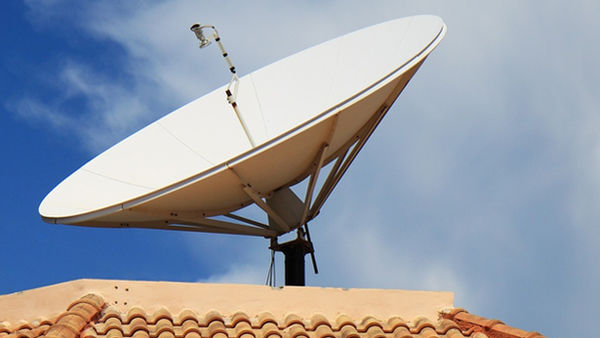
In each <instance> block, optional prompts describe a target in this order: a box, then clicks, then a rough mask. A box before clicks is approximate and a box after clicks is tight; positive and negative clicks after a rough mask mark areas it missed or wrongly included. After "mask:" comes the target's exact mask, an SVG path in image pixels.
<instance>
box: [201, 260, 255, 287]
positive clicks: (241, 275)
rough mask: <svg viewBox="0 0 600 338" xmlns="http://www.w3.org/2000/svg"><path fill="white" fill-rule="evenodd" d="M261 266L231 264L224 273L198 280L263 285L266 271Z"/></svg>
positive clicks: (202, 281)
mask: <svg viewBox="0 0 600 338" xmlns="http://www.w3.org/2000/svg"><path fill="white" fill-rule="evenodd" d="M261 268H263V267H259V266H253V265H232V266H230V267H229V268H228V269H227V271H225V272H224V273H221V274H216V275H211V276H209V277H208V278H201V279H199V280H198V282H200V283H226V284H258V285H264V283H265V278H266V271H262V270H261Z"/></svg>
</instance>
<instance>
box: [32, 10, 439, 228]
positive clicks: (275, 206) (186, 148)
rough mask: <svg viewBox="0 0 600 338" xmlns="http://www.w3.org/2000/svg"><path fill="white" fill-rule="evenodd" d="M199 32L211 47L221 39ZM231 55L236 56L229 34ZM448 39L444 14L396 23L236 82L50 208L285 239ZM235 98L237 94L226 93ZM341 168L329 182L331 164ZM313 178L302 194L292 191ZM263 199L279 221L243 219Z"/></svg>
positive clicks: (69, 184) (135, 139)
mask: <svg viewBox="0 0 600 338" xmlns="http://www.w3.org/2000/svg"><path fill="white" fill-rule="evenodd" d="M206 27H208V28H212V29H214V27H213V26H200V25H198V24H196V25H194V26H192V27H191V29H192V31H194V33H195V34H196V36H197V37H198V39H199V40H200V46H201V47H205V46H207V45H208V44H209V43H210V37H207V36H206V35H205V34H203V32H202V28H206ZM214 32H215V34H214V35H212V38H213V39H214V40H215V41H217V42H218V43H219V47H220V48H221V51H222V52H223V56H225V57H227V53H226V52H225V50H224V48H223V47H222V44H221V42H220V38H219V37H218V34H217V33H216V30H215V31H214ZM445 32H446V26H445V25H444V23H443V21H442V20H441V19H440V18H438V17H435V16H414V17H409V18H403V19H397V20H392V21H388V22H385V23H382V24H378V25H374V26H371V27H368V28H364V29H361V30H358V31H355V32H353V33H350V34H347V35H344V36H341V37H338V38H336V39H333V40H330V41H328V42H325V43H322V44H320V45H317V46H315V47H312V48H309V49H306V50H304V51H301V52H299V53H297V54H294V55H292V56H290V57H287V58H285V59H282V60H280V61H278V62H275V63H273V64H271V65H269V66H266V67H264V68H261V69H259V70H257V71H254V72H252V73H250V74H248V75H245V76H242V77H240V78H237V75H236V74H235V68H234V67H233V64H232V63H231V61H230V60H229V59H228V58H226V61H227V62H228V65H229V66H230V70H231V72H232V73H233V76H234V77H233V79H232V81H231V82H230V84H229V85H227V86H223V87H221V88H218V89H216V90H214V91H213V92H211V93H208V94H207V95H205V96H203V97H201V98H199V99H196V100H194V101H192V102H191V103H189V104H187V105H185V106H183V107H181V108H179V109H177V110H175V111H173V112H171V113H170V114H167V115H165V116H164V117H162V118H160V119H159V120H157V121H155V122H154V123H151V124H150V125H148V126H147V127H145V128H143V129H141V130H139V131H138V132H136V133H134V134H133V135H131V136H129V137H127V138H126V139H124V140H123V141H121V142H119V143H118V144H116V145H114V146H113V147H111V148H110V149H108V150H106V151H105V152H103V153H102V154H100V155H98V156H97V157H96V158H94V159H92V160H91V161H89V162H88V163H86V164H85V165H84V166H82V167H81V168H79V169H78V170H77V171H75V172H74V173H73V174H71V175H70V176H69V177H67V178H66V179H65V180H64V181H62V182H61V183H60V184H59V185H58V186H56V187H55V188H54V189H53V190H52V191H51V192H50V193H49V194H48V195H47V196H46V198H44V200H43V201H42V203H41V205H40V207H39V212H40V214H41V216H42V219H43V220H44V221H46V222H49V223H61V224H70V225H82V226H94V227H114V228H121V227H136V228H158V229H174V230H186V231H201V232H214V233H230V234H242V235H254V236H263V237H268V238H277V237H278V236H280V235H282V234H285V233H288V232H290V231H292V230H294V229H298V228H299V227H301V226H303V225H304V224H306V223H307V222H308V221H310V220H312V219H313V218H314V217H315V216H316V215H317V214H318V213H319V211H320V209H321V207H322V205H323V203H324V202H325V200H326V199H327V198H328V197H329V195H330V194H331V192H332V190H333V189H334V187H335V186H336V185H337V183H338V182H339V180H340V178H341V177H342V175H343V174H344V173H345V171H346V170H347V169H348V166H349V165H350V164H351V163H352V161H353V160H354V158H355V157H356V155H357V154H358V152H359V151H360V150H361V148H362V147H363V145H364V144H365V142H366V141H367V139H368V138H369V136H370V135H371V134H372V133H373V131H374V129H375V128H376V127H377V125H378V124H379V122H380V121H381V119H382V118H383V116H384V115H385V113H386V112H387V111H388V110H389V108H390V106H391V105H392V103H393V102H394V101H395V100H396V98H397V97H398V95H399V94H400V93H401V92H402V90H403V89H404V87H405V86H406V84H407V83H408V81H409V80H410V79H411V78H412V76H413V75H414V73H415V72H416V71H417V69H418V68H419V67H420V66H421V64H422V62H423V61H424V60H425V58H426V57H427V56H428V55H429V53H431V51H432V50H433V49H434V48H435V47H436V46H437V45H438V44H439V42H440V41H441V39H442V38H443V36H444V34H445ZM225 91H226V92H227V96H225V95H224V92H225ZM330 163H331V168H330V170H329V173H328V175H327V177H326V179H325V181H324V183H323V184H322V185H321V186H320V187H317V184H316V182H317V178H318V176H319V173H320V172H321V169H322V168H323V167H324V166H326V165H327V164H330ZM307 178H308V184H307V191H306V194H305V196H303V197H302V198H300V197H298V196H297V195H296V194H295V193H294V192H293V191H292V190H291V189H290V187H291V186H293V185H295V184H297V183H299V182H301V181H303V180H304V179H307ZM250 204H256V205H257V206H258V207H260V208H261V209H262V210H264V212H265V213H266V215H267V216H268V222H264V221H258V220H252V219H248V218H245V217H242V216H239V215H236V214H234V212H235V211H236V210H239V209H241V208H244V207H246V206H248V205H250Z"/></svg>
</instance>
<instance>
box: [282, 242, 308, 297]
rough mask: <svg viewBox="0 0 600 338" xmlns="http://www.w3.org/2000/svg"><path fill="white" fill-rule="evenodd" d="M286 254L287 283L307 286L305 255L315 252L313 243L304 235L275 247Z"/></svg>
mask: <svg viewBox="0 0 600 338" xmlns="http://www.w3.org/2000/svg"><path fill="white" fill-rule="evenodd" d="M273 249H275V250H276V251H281V252H283V254H284V255H285V285H291V286H305V285H306V282H305V274H304V256H305V255H306V254H307V253H311V252H313V247H312V244H311V243H310V242H309V241H307V240H305V239H304V238H302V237H298V238H296V239H295V240H293V241H289V242H286V243H282V244H276V245H275V247H274V248H273Z"/></svg>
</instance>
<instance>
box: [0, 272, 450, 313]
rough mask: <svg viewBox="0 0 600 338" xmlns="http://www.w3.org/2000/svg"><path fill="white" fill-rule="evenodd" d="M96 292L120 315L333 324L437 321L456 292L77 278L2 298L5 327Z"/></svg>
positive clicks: (0, 301) (58, 311)
mask: <svg viewBox="0 0 600 338" xmlns="http://www.w3.org/2000/svg"><path fill="white" fill-rule="evenodd" d="M90 293H93V294H96V295H98V296H100V297H102V298H103V299H104V300H105V302H106V303H107V305H110V306H111V307H114V308H116V309H118V310H120V311H125V309H127V308H131V307H132V306H141V307H143V308H145V309H146V310H147V311H149V312H153V311H157V310H159V309H160V308H166V309H168V310H169V311H171V312H172V313H179V312H181V311H183V310H184V309H194V310H195V311H196V312H198V313H208V312H210V311H218V312H219V313H222V314H224V315H233V314H234V313H236V312H238V311H243V312H245V313H247V314H248V315H251V316H253V315H258V314H260V313H262V312H264V310H265V309H269V311H270V312H271V313H272V314H273V315H274V316H276V317H281V318H284V317H285V316H286V315H287V314H289V313H292V312H293V313H295V314H297V315H300V316H306V317H310V316H312V315H313V314H315V313H320V314H322V315H323V316H325V317H326V318H328V319H329V320H335V318H337V316H338V315H339V314H340V313H343V314H346V315H348V316H351V317H355V318H360V317H365V316H373V317H377V318H390V317H393V316H399V317H402V318H405V319H412V318H417V317H426V318H431V319H435V318H437V317H438V314H439V313H440V311H442V310H443V309H446V308H451V307H453V301H454V294H453V293H452V292H440V291H411V290H394V289H343V288H322V287H294V286H285V287H277V288H272V287H269V286H263V285H244V284H204V283H186V282H162V281H131V280H109V279H106V280H103V279H77V280H73V281H68V282H62V283H58V284H54V285H49V286H44V287H40V288H35V289H30V290H25V291H20V292H15V293H11V294H6V295H0V309H2V311H0V312H2V315H0V322H2V321H9V322H16V321H19V320H29V321H30V320H34V319H35V318H39V317H47V318H50V317H53V316H56V315H58V314H60V313H62V312H63V311H64V309H65V308H68V306H69V305H70V302H72V301H73V299H79V298H80V297H83V296H85V295H87V294H90ZM32 316H35V318H32Z"/></svg>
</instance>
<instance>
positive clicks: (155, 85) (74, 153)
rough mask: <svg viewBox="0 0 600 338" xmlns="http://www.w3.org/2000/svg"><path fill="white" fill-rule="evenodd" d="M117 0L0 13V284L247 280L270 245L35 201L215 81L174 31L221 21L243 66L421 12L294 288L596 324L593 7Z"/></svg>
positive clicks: (599, 297) (598, 161)
mask: <svg viewBox="0 0 600 338" xmlns="http://www.w3.org/2000/svg"><path fill="white" fill-rule="evenodd" d="M122 3H123V2H118V1H95V2H80V1H74V0H73V1H70V0H52V1H50V0H48V1H42V0H27V1H22V2H21V1H6V2H3V3H2V5H1V6H2V11H1V14H0V16H1V19H2V22H3V23H4V29H2V30H1V31H0V36H1V37H2V46H3V48H2V50H3V52H2V54H1V56H0V58H1V59H0V60H1V62H2V67H1V68H0V71H1V72H2V76H1V77H0V79H1V80H0V86H1V87H0V88H1V93H2V96H1V98H2V102H1V103H2V104H1V105H0V109H2V114H1V115H0V119H1V120H0V121H1V122H0V127H1V131H2V132H1V133H0V137H1V138H2V144H3V145H4V146H3V147H2V148H1V152H0V156H1V157H0V158H1V159H2V163H3V165H2V166H0V180H1V184H2V185H1V186H2V191H3V194H2V196H3V197H2V203H1V205H2V206H1V208H2V215H4V219H3V222H2V232H1V233H2V236H1V238H2V239H3V241H2V242H3V250H2V252H3V253H2V255H1V256H0V257H1V258H2V262H3V263H4V265H5V266H4V267H3V268H2V269H0V294H4V293H10V292H14V291H19V290H24V289H29V288H34V287H39V286H43V285H49V284H54V283H58V282H62V281H68V280H72V279H77V278H114V279H142V280H171V281H210V282H248V283H259V284H260V283H262V282H263V281H264V278H265V275H266V270H267V267H268V260H269V252H268V250H267V247H268V242H267V240H264V239H259V238H245V237H240V238H238V237H235V236H228V235H213V234H188V233H173V232H165V231H151V230H114V229H107V230H104V229H92V228H79V227H70V226H59V225H49V224H45V223H43V222H42V221H41V220H40V218H39V215H38V212H37V208H38V205H39V203H40V202H41V200H42V199H43V197H44V196H45V195H46V194H47V193H48V192H49V191H50V190H51V189H52V188H53V187H54V186H55V185H56V184H58V183H59V182H60V181H61V180H62V179H63V178H65V177H66V176H67V175H68V174H70V173H71V172H73V171H74V170H76V169H77V168H78V167H80V166H81V165H83V164H84V163H85V162H86V161H88V160H89V159H91V158H92V157H93V156H95V155H96V154H98V153H99V152H101V151H102V150H104V149H106V148H107V147H109V146H111V145H112V144H114V143H116V142H117V141H119V140H120V139H122V138H124V137H126V136H127V135H129V134H130V133H132V132H134V131H135V130H137V129H139V128H141V127H143V126H144V125H146V124H147V123H149V122H151V121H153V120H155V119H157V118H158V117H160V116H163V115H164V114H165V113H168V112H170V111H172V110H173V109H175V108H177V107H179V106H181V105H183V104H185V103H187V102H189V101H190V100H192V99H194V98H196V97H199V96H201V95H202V94H204V93H207V92H208V91H210V90H211V89H213V88H216V87H217V86H220V85H222V84H224V83H225V82H227V81H228V74H227V70H226V68H225V67H224V66H223V64H222V62H223V61H222V60H221V58H220V57H219V56H218V53H217V52H216V50H215V51H211V50H207V51H202V52H201V51H200V50H198V48H197V43H196V40H195V39H194V37H193V35H191V33H190V32H189V29H188V27H189V25H190V24H191V23H194V22H197V21H200V22H203V23H204V22H206V23H211V24H214V25H216V26H217V28H219V31H220V33H221V35H222V37H223V41H224V42H225V44H226V47H227V48H228V50H229V52H230V55H231V57H232V58H233V60H234V62H235V63H236V66H237V69H238V70H239V72H240V73H241V74H246V73H248V72H250V71H252V70H255V69H257V68H259V67H262V66H265V65H267V64H269V63H271V62H273V61H276V60H278V59H280V58H282V57H284V56H287V55H290V54H292V53H294V52H297V51H299V50H302V49H304V48H306V47H309V46H311V45H314V44H316V43H319V42H322V41H325V40H328V39H330V38H333V37H336V36H338V35H341V34H344V33H347V32H350V31H353V30H355V29H358V28H361V27H364V26H368V25H371V24H375V23H379V22H382V21H386V20H390V19H394V18H398V17H403V16H408V15H413V14H436V15H439V16H441V17H442V18H443V19H444V20H445V22H446V24H447V25H448V33H447V35H446V38H445V39H444V41H442V43H441V45H440V46H439V47H438V48H437V49H436V50H435V51H434V53H433V54H432V55H431V56H430V57H429V58H428V60H427V61H426V62H425V64H424V66H423V67H422V68H421V70H419V72H418V73H417V74H416V76H415V78H414V79H413V81H411V83H410V85H409V86H408V88H407V89H406V90H405V92H404V93H403V94H402V96H401V97H400V98H399V100H398V101H397V102H396V104H395V105H394V107H393V108H392V109H391V110H390V113H389V114H388V115H387V116H386V118H385V120H384V121H383V123H382V124H381V125H380V126H379V128H378V130H377V131H376V132H375V134H374V135H373V137H372V139H371V140H370V141H369V142H368V144H367V146H366V147H365V148H364V149H363V151H362V152H361V154H360V155H359V157H358V158H357V160H356V161H355V163H354V164H353V165H352V167H351V168H350V170H349V171H348V173H347V174H346V176H345V177H344V178H343V180H342V182H341V184H340V186H338V188H337V190H336V191H335V192H334V194H333V195H332V197H331V198H330V200H329V201H328V203H327V204H326V206H325V207H324V209H323V210H322V214H321V215H320V216H319V217H318V218H317V219H316V220H315V221H313V222H312V223H311V232H312V233H311V234H312V236H313V240H314V242H315V245H316V250H317V258H318V263H319V267H320V270H321V273H320V274H319V275H316V276H315V275H312V274H311V273H308V278H307V282H308V284H309V285H315V286H335V287H369V288H397V289H427V290H448V291H453V292H455V297H456V299H455V305H456V306H459V307H464V308H466V309H467V310H469V311H470V312H472V313H475V314H478V315H482V316H486V317H492V318H498V319H500V320H503V321H504V322H506V323H508V324H510V325H513V326H517V327H520V328H523V329H526V330H537V331H540V332H542V333H544V334H546V335H548V336H552V337H567V336H582V335H584V334H586V333H590V332H595V331H596V328H595V325H594V323H595V317H596V316H595V314H596V313H597V304H598V303H600V291H598V287H597V286H598V285H600V265H599V264H598V259H600V230H598V223H599V220H600V208H599V207H598V205H600V128H599V126H600V109H599V108H600V96H599V94H598V93H599V90H600V86H599V83H600V67H599V66H598V63H597V60H599V59H600V47H599V46H598V44H597V32H599V31H600V21H599V20H598V17H599V16H600V5H599V4H598V3H597V2H594V1H573V2H568V3H566V2H561V1H546V2H544V6H543V7H540V6H539V4H536V3H534V2H531V1H503V2H502V3H493V2H488V1H453V2H452V3H449V2H446V1H433V0H431V1H374V2H366V1H341V0H340V1H327V2H305V3H286V4H282V3H281V2H275V1H253V2H228V3H227V4H224V2H219V1H130V2H126V4H122ZM365 46H366V47H368V41H366V42H365ZM211 48H213V47H211ZM281 270H283V266H282V257H278V271H279V272H281ZM307 271H308V270H307ZM282 280H283V278H282V277H281V276H279V277H278V281H280V282H281V281H282Z"/></svg>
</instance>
